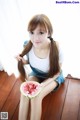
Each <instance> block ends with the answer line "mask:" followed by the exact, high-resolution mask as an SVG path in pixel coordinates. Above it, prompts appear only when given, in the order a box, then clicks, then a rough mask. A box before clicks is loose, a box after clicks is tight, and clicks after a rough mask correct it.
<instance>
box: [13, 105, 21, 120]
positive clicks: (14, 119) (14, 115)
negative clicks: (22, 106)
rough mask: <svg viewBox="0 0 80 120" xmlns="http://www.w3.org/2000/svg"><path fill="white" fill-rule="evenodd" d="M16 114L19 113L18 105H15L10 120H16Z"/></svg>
mask: <svg viewBox="0 0 80 120" xmlns="http://www.w3.org/2000/svg"><path fill="white" fill-rule="evenodd" d="M18 113H19V104H18V105H17V107H16V110H15V112H14V114H13V116H12V119H11V120H18Z"/></svg>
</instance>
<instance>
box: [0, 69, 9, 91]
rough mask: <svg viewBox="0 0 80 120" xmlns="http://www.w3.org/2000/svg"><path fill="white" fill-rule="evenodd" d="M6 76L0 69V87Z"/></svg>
mask: <svg viewBox="0 0 80 120" xmlns="http://www.w3.org/2000/svg"><path fill="white" fill-rule="evenodd" d="M7 77H8V75H7V73H6V72H4V71H0V89H1V87H2V86H3V84H4V82H5V80H6V78H7Z"/></svg>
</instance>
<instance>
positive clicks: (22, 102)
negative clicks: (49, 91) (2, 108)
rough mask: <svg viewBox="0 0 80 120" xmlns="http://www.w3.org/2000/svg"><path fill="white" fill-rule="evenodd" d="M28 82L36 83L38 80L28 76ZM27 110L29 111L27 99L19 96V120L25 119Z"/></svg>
mask: <svg viewBox="0 0 80 120" xmlns="http://www.w3.org/2000/svg"><path fill="white" fill-rule="evenodd" d="M28 80H31V81H38V79H37V78H36V77H34V76H30V77H29V78H28ZM28 109H29V98H26V97H25V96H24V95H22V94H21V98H20V106H19V120H26V119H27V116H28Z"/></svg>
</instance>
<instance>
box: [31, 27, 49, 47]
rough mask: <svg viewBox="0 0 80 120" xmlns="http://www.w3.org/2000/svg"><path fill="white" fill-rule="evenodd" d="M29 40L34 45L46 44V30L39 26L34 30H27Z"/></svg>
mask: <svg viewBox="0 0 80 120" xmlns="http://www.w3.org/2000/svg"><path fill="white" fill-rule="evenodd" d="M29 35H30V39H31V42H32V43H33V45H34V47H41V46H43V45H45V44H46V42H47V41H48V38H47V37H48V36H49V35H48V30H47V32H46V31H44V30H41V29H40V26H37V27H36V29H35V30H33V31H31V32H29Z"/></svg>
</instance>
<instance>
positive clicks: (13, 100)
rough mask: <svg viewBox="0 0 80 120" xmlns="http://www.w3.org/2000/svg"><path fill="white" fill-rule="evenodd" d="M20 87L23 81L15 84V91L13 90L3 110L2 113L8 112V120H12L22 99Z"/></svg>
mask: <svg viewBox="0 0 80 120" xmlns="http://www.w3.org/2000/svg"><path fill="white" fill-rule="evenodd" d="M20 85H21V81H20V80H17V81H16V82H15V85H14V87H13V89H12V90H11V92H10V94H9V96H8V98H7V100H6V102H5V104H4V106H3V108H2V110H1V111H2V112H3V111H6V112H8V120H11V118H12V116H13V114H14V112H15V110H16V107H17V105H18V104H19V98H20Z"/></svg>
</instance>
